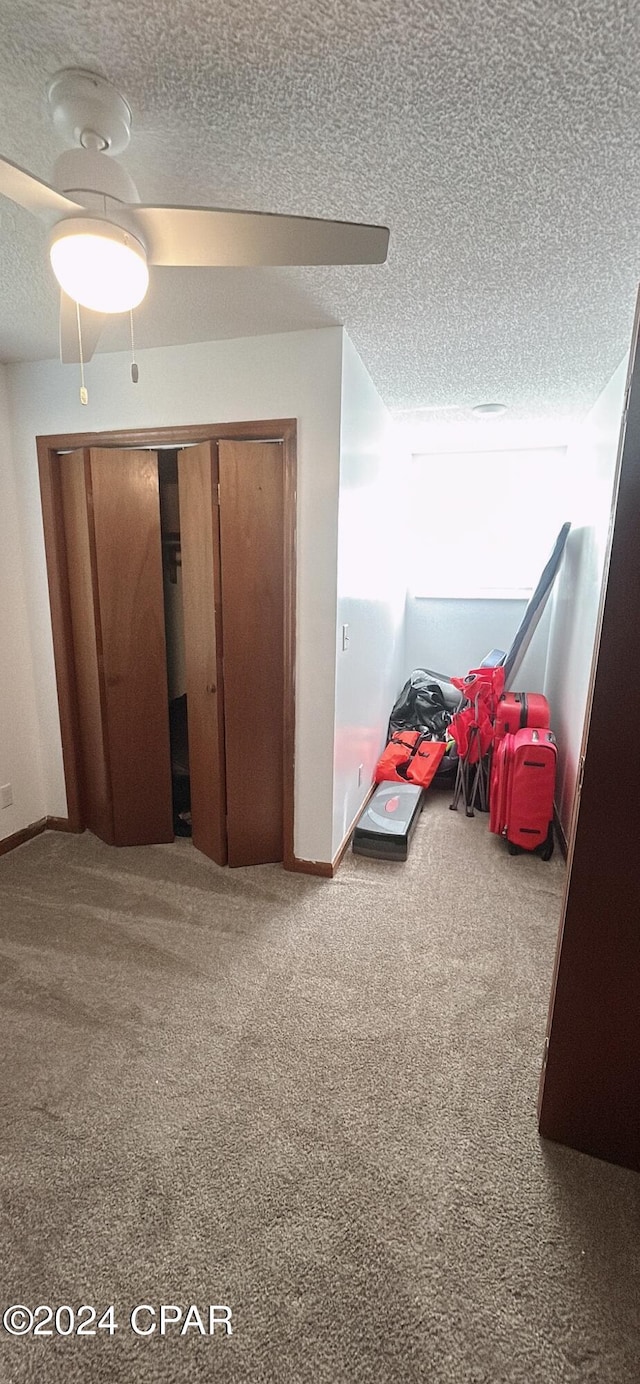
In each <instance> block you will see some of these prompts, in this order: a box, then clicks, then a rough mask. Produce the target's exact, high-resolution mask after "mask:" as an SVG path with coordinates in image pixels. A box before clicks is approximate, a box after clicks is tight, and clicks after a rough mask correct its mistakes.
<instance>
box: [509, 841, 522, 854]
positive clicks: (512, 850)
mask: <svg viewBox="0 0 640 1384" xmlns="http://www.w3.org/2000/svg"><path fill="white" fill-rule="evenodd" d="M507 850H508V852H509V855H519V854H520V847H519V846H516V843H515V841H507Z"/></svg>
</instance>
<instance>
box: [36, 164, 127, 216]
mask: <svg viewBox="0 0 640 1384" xmlns="http://www.w3.org/2000/svg"><path fill="white" fill-rule="evenodd" d="M53 185H54V187H56V188H57V190H58V192H64V194H65V196H67V197H71V198H72V200H73V201H76V202H80V203H81V204H82V206H85V207H90V208H91V210H92V211H94V210H95V211H98V210H100V208H102V210H105V208H104V206H103V201H104V198H105V197H110V198H113V199H114V200H115V201H116V202H125V203H126V202H139V201H140V197H139V195H138V189H137V187H136V185H135V183H134V181H133V178H132V177H131V176H130V175H129V173H127V170H126V169H125V168H123V167H122V164H120V163H118V161H117V159H113V158H111V157H110V156H109V155H108V154H104V153H102V152H100V151H99V150H97V149H67V150H65V152H64V154H60V157H59V158H58V159H56V163H55V168H54V172H53ZM89 198H92V199H94V200H92V201H91V202H90V201H89V200H88V199H89ZM96 198H97V199H98V200H97V201H96V200H95V199H96Z"/></svg>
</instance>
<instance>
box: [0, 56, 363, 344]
mask: <svg viewBox="0 0 640 1384" xmlns="http://www.w3.org/2000/svg"><path fill="white" fill-rule="evenodd" d="M47 99H48V104H49V111H50V114H51V118H52V120H53V124H54V127H55V129H56V130H57V131H58V133H59V134H60V135H61V136H62V138H63V139H64V141H65V143H66V144H67V145H69V146H71V147H69V148H67V150H66V151H65V153H63V154H61V155H60V157H59V158H58V160H57V161H56V165H55V169H54V175H53V186H50V185H49V184H48V183H44V182H42V181H41V180H40V179H39V178H35V177H34V176H33V175H32V174H31V173H28V172H26V171H25V169H23V168H18V167H17V165H16V164H13V163H11V162H10V161H9V160H8V159H0V195H3V196H5V197H8V198H10V200H11V201H13V202H17V203H18V205H19V206H21V207H25V208H26V210H27V211H30V212H33V214H34V215H35V216H38V217H39V218H40V219H41V220H42V221H43V222H45V223H46V224H47V225H48V226H49V254H50V258H51V263H52V267H53V271H54V274H55V276H56V278H57V280H58V282H59V284H60V287H61V290H62V292H61V304H60V355H61V359H62V360H63V361H65V362H72V361H78V360H79V359H80V343H79V336H80V333H81V337H82V356H83V358H84V360H89V359H90V357H91V356H92V354H93V352H94V350H95V348H96V345H97V343H98V339H99V336H100V331H101V328H102V325H103V322H104V315H105V314H106V313H118V312H128V311H130V310H131V309H133V308H134V307H137V305H138V303H140V302H141V301H142V299H143V298H144V295H145V293H146V291H147V287H148V283H149V268H148V266H149V265H169V266H171V265H174V266H185V265H189V266H201V267H232V266H233V267H242V266H252V267H255V266H260V265H314V264H383V263H384V261H385V259H386V257H387V248H388V243H389V231H388V230H387V228H386V227H384V226H366V225H360V224H357V223H355V222H349V221H324V220H317V219H314V218H311V217H306V216H280V215H276V214H273V213H270V212H258V211H227V210H222V209H218V208H213V207H188V206H187V207H169V206H160V207H150V206H145V205H143V204H142V203H141V202H140V198H139V196H138V191H137V189H136V186H135V183H134V182H133V180H132V178H131V177H130V175H129V174H128V173H127V171H126V170H125V169H124V168H123V167H122V165H121V164H119V163H118V160H117V157H116V156H117V155H118V154H121V153H122V152H123V150H124V149H126V147H127V145H128V143H129V139H130V136H131V110H130V107H129V105H128V104H127V102H126V101H125V100H124V97H122V96H121V95H120V93H119V92H118V91H117V90H116V89H115V87H113V86H112V85H111V83H110V82H108V81H106V79H105V78H104V77H100V76H97V75H96V74H95V73H93V72H86V71H84V70H82V69H79V68H65V69H63V71H61V72H58V73H57V74H56V76H55V77H53V78H52V79H51V81H50V82H49V84H48V86H47Z"/></svg>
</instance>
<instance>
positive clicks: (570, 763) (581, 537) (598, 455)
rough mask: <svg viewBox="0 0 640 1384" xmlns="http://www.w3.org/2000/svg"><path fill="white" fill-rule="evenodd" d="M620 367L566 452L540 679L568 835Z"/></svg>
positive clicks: (618, 415) (607, 510) (621, 388)
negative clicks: (566, 519)
mask: <svg viewBox="0 0 640 1384" xmlns="http://www.w3.org/2000/svg"><path fill="white" fill-rule="evenodd" d="M627 365H628V357H626V358H625V359H624V360H623V361H622V362H621V364H620V365H619V367H618V369H617V370H616V372H615V374H614V375H613V376H612V378H611V380H610V381H609V384H608V385H607V387H606V389H605V390H604V391H603V393H602V394H601V395H600V398H599V399H598V400H597V402H596V404H595V405H594V407H593V409H592V410H591V412H590V413H589V415H588V417H587V419H586V420H585V422H584V424H583V425H582V426H581V427H580V429H579V430H578V432H577V434H576V436H575V439H574V441H573V443H572V445H571V446H570V449H569V462H570V464H571V466H572V468H573V474H574V486H575V495H576V501H575V510H574V516H573V528H572V531H571V533H570V534H569V538H568V540H567V546H566V549H565V556H564V560H563V563H562V567H561V570H560V573H559V577H558V580H557V582H556V585H555V588H554V592H553V596H552V609H551V622H550V633H549V651H548V656H547V668H546V676H545V692H546V695H547V697H548V698H549V702H550V704H551V710H552V726H553V729H554V731H555V733H556V737H557V740H558V779H557V785H556V803H557V808H558V815H559V817H560V821H561V823H562V827H563V830H564V832H565V835H566V836H567V837H568V836H569V835H570V831H571V818H572V811H573V803H574V798H575V788H576V780H577V773H578V763H579V758H580V749H581V744H582V735H583V729H584V720H585V712H586V706H587V696H588V691H589V682H590V678H591V667H592V663H593V656H594V640H595V636H596V627H597V621H598V611H599V606H600V597H601V592H602V582H603V573H604V564H605V557H606V549H607V539H608V533H609V522H610V517H611V505H612V499H613V488H614V481H615V474H616V462H617V454H618V443H619V438H620V429H621V422H622V408H623V402H624V392H625V383H626V375H627Z"/></svg>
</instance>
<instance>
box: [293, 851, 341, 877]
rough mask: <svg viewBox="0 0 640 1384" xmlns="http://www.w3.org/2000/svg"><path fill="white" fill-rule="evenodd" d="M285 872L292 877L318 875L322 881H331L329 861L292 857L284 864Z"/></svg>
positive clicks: (331, 874) (331, 873)
mask: <svg viewBox="0 0 640 1384" xmlns="http://www.w3.org/2000/svg"><path fill="white" fill-rule="evenodd" d="M284 868H285V870H290V871H291V873H292V874H294V875H320V876H321V877H322V879H333V865H332V864H331V861H330V860H302V859H301V858H300V856H297V855H292V856H291V857H290V858H289V860H285V862H284Z"/></svg>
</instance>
